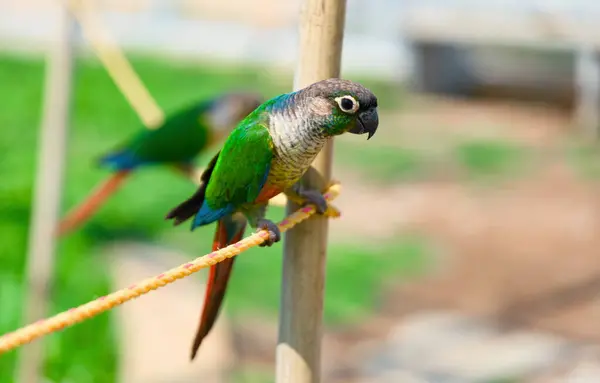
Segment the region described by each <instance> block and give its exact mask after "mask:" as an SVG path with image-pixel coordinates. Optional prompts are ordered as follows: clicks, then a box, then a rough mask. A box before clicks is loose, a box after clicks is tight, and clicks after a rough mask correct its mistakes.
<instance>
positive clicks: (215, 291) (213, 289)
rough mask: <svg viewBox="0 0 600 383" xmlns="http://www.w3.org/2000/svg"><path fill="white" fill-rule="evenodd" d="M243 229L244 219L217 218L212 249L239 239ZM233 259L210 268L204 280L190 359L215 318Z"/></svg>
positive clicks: (217, 248)
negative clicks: (205, 280) (203, 291)
mask: <svg viewBox="0 0 600 383" xmlns="http://www.w3.org/2000/svg"><path fill="white" fill-rule="evenodd" d="M245 229H246V222H245V220H244V222H239V221H237V222H236V221H234V220H233V219H232V217H231V216H227V217H224V218H222V219H221V220H219V221H218V222H217V230H216V232H215V238H214V240H213V246H212V249H213V251H215V250H219V249H222V248H224V247H226V246H229V245H231V244H232V243H235V242H238V241H239V240H241V239H242V236H243V235H244V231H245ZM234 260H235V258H228V259H226V260H224V261H223V262H219V263H217V264H216V265H214V266H212V267H211V268H210V271H209V274H208V281H207V282H206V294H205V296H204V308H203V309H202V315H201V316H200V323H199V324H198V329H197V330H196V336H195V337H194V343H193V344H192V355H191V359H192V360H193V359H194V357H195V356H196V353H197V352H198V348H199V347H200V344H201V343H202V341H203V340H204V338H205V337H206V335H208V333H209V332H210V330H211V329H212V327H213V325H214V324H215V321H216V320H217V316H218V315H219V310H220V308H221V304H222V303H223V298H224V297H225V290H226V289H227V283H228V282H229V277H230V275H231V270H232V268H233V261H234Z"/></svg>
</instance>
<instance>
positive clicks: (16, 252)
mask: <svg viewBox="0 0 600 383" xmlns="http://www.w3.org/2000/svg"><path fill="white" fill-rule="evenodd" d="M133 65H134V67H135V68H136V70H137V71H138V73H139V74H140V76H141V78H142V80H143V81H144V82H145V84H146V85H147V86H148V88H149V90H150V93H151V94H153V95H154V96H155V97H156V99H157V101H158V103H159V104H160V105H161V106H162V107H163V108H164V110H165V111H166V113H169V112H170V111H173V110H174V109H175V108H178V107H180V106H182V105H185V104H188V103H189V102H191V101H193V100H196V99H199V98H202V97H205V96H209V95H212V94H215V93H216V92H221V91H224V90H228V89H234V88H240V87H241V88H253V89H257V90H260V91H262V92H264V93H265V95H266V96H271V95H275V94H277V93H281V92H285V91H287V90H288V89H289V86H290V85H291V76H288V77H286V76H279V77H273V76H272V75H271V74H269V73H267V72H266V71H264V70H259V69H257V68H248V67H238V66H228V65H218V66H216V65H206V64H200V63H194V64H184V63H174V62H167V61H160V60H150V59H145V58H137V59H134V60H133ZM43 69H44V68H43V61H42V60H41V59H22V58H16V57H11V56H0V85H1V87H0V105H2V109H1V110H0V125H1V126H2V128H1V129H0V150H1V153H2V155H0V174H2V176H3V177H2V182H1V183H0V233H1V234H2V241H0V312H1V313H2V314H1V315H0V333H5V332H8V331H11V330H13V329H15V328H17V327H19V326H20V325H21V321H20V312H21V309H22V307H21V300H22V297H23V293H24V284H25V282H24V280H23V271H24V265H25V254H26V247H27V234H28V233H27V231H28V225H29V216H30V213H31V211H30V204H31V198H32V191H33V175H34V171H35V164H36V155H37V150H38V142H37V137H38V125H39V120H40V109H41V98H42V84H43ZM75 80H76V81H75V89H74V100H73V113H72V124H71V128H70V134H69V146H68V153H67V159H68V168H67V172H66V187H65V191H64V201H63V206H64V209H63V210H66V208H68V207H71V206H73V205H74V204H75V203H76V202H78V201H80V200H81V198H82V197H83V196H84V195H85V194H86V193H87V192H89V190H90V188H91V187H93V186H94V185H95V184H96V183H97V182H99V181H100V180H102V179H103V178H104V177H106V176H107V174H108V173H107V172H106V171H105V170H102V169H99V168H97V167H96V166H95V160H96V159H97V158H98V156H100V155H101V154H103V153H105V152H106V151H107V150H110V149H111V148H113V147H114V146H115V145H116V144H117V143H118V142H119V141H121V140H122V139H124V138H125V137H126V136H128V135H129V134H131V133H133V132H135V131H136V130H137V129H140V126H141V125H140V122H139V121H138V118H137V116H136V115H135V114H134V112H133V111H132V110H131V108H130V106H129V105H128V104H127V103H126V101H125V100H124V98H123V96H122V95H121V94H120V93H119V91H118V89H117V88H116V87H115V85H114V84H113V83H112V81H111V80H110V78H109V77H108V75H107V74H106V72H105V71H104V70H103V68H102V67H101V66H100V65H99V64H98V63H97V62H96V61H93V60H79V61H78V65H77V74H76V79H75ZM364 82H365V83H366V84H367V85H369V86H371V87H373V88H374V89H377V92H380V93H379V95H380V97H381V98H382V99H384V100H390V99H392V97H385V95H383V96H381V95H382V94H384V93H385V92H388V93H393V92H394V91H395V90H394V89H392V87H390V86H388V85H385V84H382V83H376V82H369V81H364ZM388 102H389V101H388ZM385 104H386V102H385V101H384V102H383V103H382V105H384V106H385ZM204 161H206V158H204V159H203V160H201V162H204ZM193 189H194V187H193V185H191V184H190V183H189V182H188V181H186V180H184V179H182V178H181V177H179V176H177V175H175V174H173V173H172V172H170V171H168V170H164V169H158V168H157V169H147V170H145V171H140V172H139V174H136V175H135V176H134V177H132V179H131V180H130V181H129V183H128V184H127V185H125V187H123V189H122V190H120V191H119V193H118V194H117V195H115V196H114V198H112V199H111V200H109V201H108V203H107V204H106V205H105V206H104V207H103V208H102V209H101V210H100V211H99V212H98V214H97V215H96V216H95V217H94V218H93V219H92V221H90V222H89V224H88V225H86V226H85V227H84V228H83V229H82V230H80V231H78V232H76V233H73V234H72V235H70V236H68V237H67V238H65V239H63V240H61V242H60V245H59V249H58V254H57V256H58V261H57V270H56V283H55V284H54V286H53V289H52V297H53V298H52V307H51V311H52V312H58V311H62V310H65V309H67V308H70V307H72V306H76V305H78V304H81V303H83V302H86V301H88V300H91V299H94V298H96V297H98V296H101V295H104V294H106V293H108V292H109V291H110V290H112V286H111V281H110V278H109V277H108V275H109V273H108V270H107V268H106V266H105V264H104V261H103V259H102V257H100V256H98V255H99V252H100V247H99V246H100V245H102V244H103V243H104V242H105V241H107V240H113V239H115V238H119V237H127V238H131V237H135V238H139V239H147V240H156V239H157V237H158V238H164V239H165V240H167V241H168V242H169V243H171V244H172V245H173V246H177V247H179V248H184V249H185V248H187V249H190V250H193V251H194V254H202V253H205V252H206V250H207V243H208V242H209V241H208V239H209V238H210V236H211V233H210V228H208V229H205V230H200V231H199V232H198V233H194V234H193V235H191V234H190V233H189V231H188V229H187V228H183V227H182V228H180V229H173V228H172V226H171V225H170V224H169V223H167V222H165V221H164V220H163V219H162V217H164V214H165V213H166V212H167V211H168V210H169V209H170V208H172V207H173V206H174V205H175V204H176V203H178V202H180V201H181V200H182V199H184V198H186V197H187V196H189V194H190V193H191V191H192V190H193ZM274 214H275V215H277V214H281V211H279V212H277V211H275V212H274ZM402 246H404V247H401V248H404V250H398V249H397V248H393V247H389V248H386V249H383V250H377V251H375V252H374V253H373V252H370V249H353V248H344V247H339V248H338V247H337V246H334V247H332V248H331V251H330V254H331V255H330V258H329V264H328V268H329V269H330V274H331V276H330V278H329V279H328V286H327V305H328V306H327V308H326V317H327V318H328V320H330V321H341V320H348V317H347V316H352V315H355V314H356V315H359V314H361V313H364V312H365V311H367V310H368V307H369V306H372V305H373V300H372V299H371V298H372V297H374V296H375V294H376V292H377V286H379V283H380V277H381V275H388V276H390V273H396V272H397V273H398V275H399V274H400V273H401V271H402V270H403V269H404V266H406V267H408V268H409V269H410V268H412V267H415V266H414V265H415V264H417V263H418V262H417V261H416V260H414V259H412V258H411V255H410V251H408V250H406V248H405V246H406V245H402ZM261 250H263V249H261ZM280 251H281V249H280V248H279V247H276V248H273V249H269V250H268V251H259V250H254V251H252V252H250V254H246V255H244V256H243V257H241V260H240V261H239V262H238V263H239V266H237V267H236V277H235V278H234V279H233V283H232V284H233V286H232V292H231V294H230V297H229V298H230V299H229V301H228V303H227V304H228V306H229V307H230V308H231V309H232V311H233V312H237V313H242V312H245V311H248V310H261V309H265V310H267V311H269V310H270V312H271V313H272V312H274V310H275V308H276V307H277V306H278V303H279V290H280V286H279V284H280V274H279V273H280V264H281V260H280V257H279V254H280ZM391 254H395V255H396V256H397V257H392V256H390V255H391ZM407 254H408V255H407ZM373 255H376V256H377V255H381V256H380V257H377V258H375V259H377V262H374V263H368V262H366V261H367V260H370V259H371V257H372V256H373ZM273 257H278V259H277V260H276V261H275V262H272V261H273ZM388 258H389V259H388ZM384 259H385V261H384ZM394 270H395V271H394ZM394 275H396V274H394ZM116 336H117V335H116V334H115V330H114V323H113V319H112V315H111V314H110V313H109V314H106V315H101V316H99V317H97V318H94V319H92V320H89V321H86V322H85V323H82V324H79V325H77V326H74V327H72V328H70V329H68V330H66V331H64V332H61V333H59V334H56V335H52V336H49V337H47V338H46V339H45V340H46V341H47V351H48V353H47V356H48V358H47V363H46V366H45V374H46V376H47V377H48V378H49V379H50V380H51V381H56V382H58V381H73V382H78V383H86V382H99V383H102V382H113V381H115V380H116V376H115V373H116V368H117V356H118V350H117V344H116ZM16 355H17V352H15V351H13V352H10V353H8V354H7V355H3V356H2V357H0V381H1V382H8V381H12V378H13V377H12V374H13V372H14V366H15V360H16V359H15V358H16Z"/></svg>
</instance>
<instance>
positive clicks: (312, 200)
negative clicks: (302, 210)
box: [299, 190, 327, 214]
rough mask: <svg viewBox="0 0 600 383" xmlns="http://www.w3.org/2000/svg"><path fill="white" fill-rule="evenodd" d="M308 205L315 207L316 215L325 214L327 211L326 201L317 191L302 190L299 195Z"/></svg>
mask: <svg viewBox="0 0 600 383" xmlns="http://www.w3.org/2000/svg"><path fill="white" fill-rule="evenodd" d="M299 195H300V197H302V198H303V199H304V200H305V201H306V202H307V203H308V204H312V205H315V207H316V209H317V213H319V214H325V212H326V211H327V200H326V199H325V197H323V195H322V194H321V193H320V192H319V191H317V190H303V191H302V192H300V193H299Z"/></svg>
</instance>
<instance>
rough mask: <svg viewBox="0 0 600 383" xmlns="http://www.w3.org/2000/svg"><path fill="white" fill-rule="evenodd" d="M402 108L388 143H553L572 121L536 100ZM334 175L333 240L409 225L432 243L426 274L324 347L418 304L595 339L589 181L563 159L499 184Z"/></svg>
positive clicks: (339, 369)
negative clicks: (368, 182) (338, 189)
mask: <svg viewBox="0 0 600 383" xmlns="http://www.w3.org/2000/svg"><path fill="white" fill-rule="evenodd" d="M413 109H414V110H415V112H414V113H413V112H410V113H407V112H403V113H399V114H398V115H396V116H394V117H395V118H397V121H399V123H398V125H399V126H400V127H401V129H399V130H398V131H396V132H393V131H392V132H386V133H384V135H383V136H384V137H386V135H387V138H390V140H388V141H393V140H392V138H393V137H394V136H395V135H400V136H401V137H402V139H405V141H404V142H406V139H408V140H413V142H418V141H420V140H422V141H427V140H431V138H432V137H437V139H438V140H441V139H443V138H440V137H444V136H448V137H449V136H455V135H460V136H479V137H482V136H483V137H502V138H505V139H509V140H514V141H516V142H520V143H524V144H526V145H528V146H530V147H532V148H547V149H553V148H557V147H558V145H560V144H561V143H564V142H565V139H566V138H567V136H568V135H569V134H571V135H572V134H573V132H572V131H571V132H570V130H572V129H574V128H573V127H572V126H571V124H570V117H569V115H568V114H567V113H565V112H560V111H556V110H553V109H551V108H546V107H543V106H531V105H528V106H518V105H510V104H506V103H488V102H485V103H484V102H463V101H447V100H428V101H426V102H424V101H416V102H415V107H414V108H411V110H413ZM382 120H383V118H382ZM440 126H443V127H444V128H443V130H442V128H440ZM336 177H338V178H340V179H342V180H343V185H344V189H343V194H342V196H341V197H340V199H339V200H338V201H337V202H336V205H337V206H339V207H340V208H341V210H342V211H343V217H344V218H343V219H341V220H338V221H335V222H333V223H332V233H331V234H332V236H334V238H335V237H336V236H343V237H345V238H346V239H348V238H353V237H356V235H357V234H362V235H365V234H366V235H368V236H369V237H370V238H371V239H372V240H373V241H377V240H385V239H386V238H392V237H393V236H395V235H398V234H400V233H403V232H407V231H410V232H415V231H416V232H419V233H422V234H423V235H426V236H427V237H428V238H429V239H430V240H431V241H432V242H433V243H434V244H435V248H436V249H438V254H436V256H437V260H438V262H437V266H436V268H435V270H434V271H433V272H432V273H431V274H430V275H428V276H427V277H426V278H424V279H420V280H418V281H414V282H410V283H408V284H406V283H402V282H401V281H398V283H397V284H395V285H394V286H391V287H390V288H389V290H388V292H387V298H386V300H385V304H383V305H382V308H381V311H380V312H379V313H378V314H377V315H376V317H375V318H372V320H370V321H369V322H368V323H365V324H364V325H362V326H361V327H360V328H354V329H347V330H343V331H341V332H339V333H337V334H328V335H327V336H326V338H325V345H324V347H325V350H327V349H328V348H329V349H339V350H344V349H345V348H346V347H347V345H351V344H353V343H354V342H355V341H356V340H357V339H372V340H374V341H375V340H376V339H378V338H379V339H381V338H383V337H385V336H386V334H387V333H388V331H389V330H390V328H391V326H393V325H394V324H395V323H397V322H398V320H399V319H400V318H401V317H402V316H403V315H405V314H408V313H411V312H414V311H417V310H419V309H425V308H450V309H459V310H462V311H465V312H468V313H471V314H475V315H481V316H484V317H488V318H492V319H494V320H497V321H498V322H500V324H501V325H504V326H506V327H508V328H514V327H522V328H537V329H541V330H547V331H551V332H555V333H557V334H560V335H562V336H567V337H569V338H573V339H577V340H584V341H589V342H593V343H600V326H598V323H599V320H600V259H599V257H598V255H599V250H598V249H600V236H599V235H598V233H600V195H599V193H598V192H599V191H600V187H599V186H598V185H595V184H594V183H593V182H591V181H589V180H585V179H583V178H582V177H581V176H578V175H577V174H575V171H574V169H573V168H572V167H570V166H568V165H567V163H566V161H565V160H564V158H558V157H557V158H550V160H549V161H545V162H544V164H543V166H541V167H540V168H539V169H537V170H536V171H535V172H534V173H533V174H529V175H528V176H526V177H519V178H516V179H515V180H512V181H508V182H503V183H502V184H501V185H500V186H498V187H473V185H467V184H465V183H464V182H459V181H452V180H448V179H444V180H437V181H436V180H431V181H427V182H416V183H415V182H411V183H406V184H402V183H400V184H396V185H393V186H387V187H381V186H365V185H363V184H362V183H361V182H360V180H358V179H357V178H356V176H355V175H353V174H346V173H345V172H343V171H342V172H337V173H336ZM365 200H368V201H369V203H368V204H366V203H364V201H365ZM367 214H368V216H369V217H370V220H369V225H365V224H364V219H363V217H365V216H366V215H367ZM331 355H340V357H339V358H341V360H335V363H334V361H329V362H330V365H331V366H333V365H335V366H336V368H335V371H336V372H335V373H333V375H338V374H341V375H344V368H343V366H344V365H347V366H348V368H349V369H350V368H351V367H350V366H351V365H352V363H353V362H352V359H353V356H352V355H351V353H350V354H349V353H345V352H340V353H335V352H334V353H331ZM326 362H327V360H326ZM326 365H327V363H326ZM333 375H331V376H333Z"/></svg>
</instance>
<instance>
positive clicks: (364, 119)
mask: <svg viewBox="0 0 600 383" xmlns="http://www.w3.org/2000/svg"><path fill="white" fill-rule="evenodd" d="M357 120H358V121H357V123H356V125H355V126H354V127H353V128H352V129H350V130H349V131H348V132H350V133H352V134H365V133H368V136H367V140H368V139H370V138H371V137H373V135H375V132H376V131H377V127H378V126H379V115H378V114H377V108H372V109H368V110H365V111H364V112H361V113H360V114H359V115H358V119H357Z"/></svg>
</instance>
